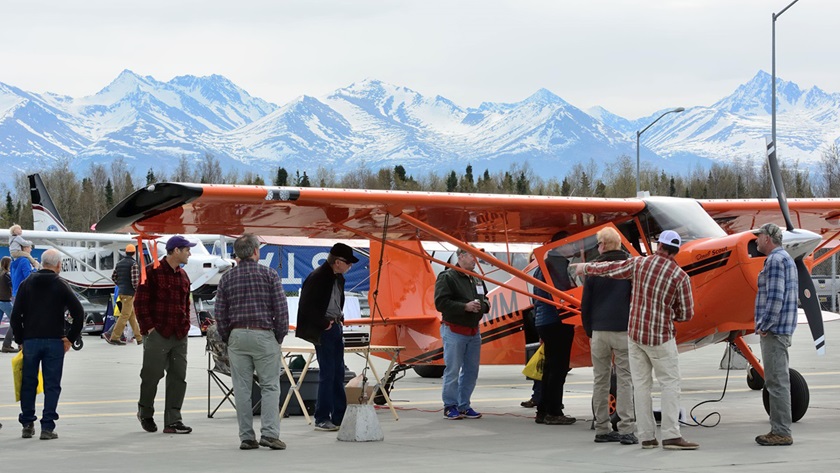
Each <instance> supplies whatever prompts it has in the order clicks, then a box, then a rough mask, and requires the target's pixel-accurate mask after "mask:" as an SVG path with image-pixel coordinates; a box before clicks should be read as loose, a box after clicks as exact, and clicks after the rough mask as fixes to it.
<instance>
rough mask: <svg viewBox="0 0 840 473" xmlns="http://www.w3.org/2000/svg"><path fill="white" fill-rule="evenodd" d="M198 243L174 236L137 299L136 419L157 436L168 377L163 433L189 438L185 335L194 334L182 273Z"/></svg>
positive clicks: (148, 270) (150, 269) (149, 271)
mask: <svg viewBox="0 0 840 473" xmlns="http://www.w3.org/2000/svg"><path fill="white" fill-rule="evenodd" d="M195 245H196V244H195V243H193V242H191V241H189V240H187V239H186V238H184V237H182V236H180V235H175V236H172V237H170V238H169V241H167V242H166V256H164V257H163V259H161V260H160V262H159V264H158V266H157V267H156V268H155V267H153V265H152V264H150V265H148V266H146V281H145V282H143V284H141V285H140V286H139V287H138V288H137V293H136V295H135V298H134V311H135V312H136V313H137V321H138V322H139V323H140V331H141V332H142V334H143V367H142V369H141V370H140V401H138V402H137V419H139V420H140V425H141V426H142V427H143V430H145V431H146V432H156V431H157V424H155V420H154V415H155V395H157V387H158V382H160V380H161V378H163V375H164V372H166V401H165V404H164V411H163V420H164V428H163V433H165V434H188V433H190V432H192V429H191V428H190V427H187V426H186V425H184V423H183V422H181V405H182V404H183V403H184V395H185V394H186V392H187V334H188V333H189V331H190V278H189V276H187V273H186V271H184V270H183V269H181V265H182V264H186V263H187V261H188V260H189V258H190V248H192V247H193V246H195Z"/></svg>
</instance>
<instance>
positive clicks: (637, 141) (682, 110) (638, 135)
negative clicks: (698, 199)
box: [636, 0, 799, 196]
mask: <svg viewBox="0 0 840 473" xmlns="http://www.w3.org/2000/svg"><path fill="white" fill-rule="evenodd" d="M796 1H797V2H798V1H799V0H796ZM684 111H685V108H683V107H678V108H675V109H673V110H668V111H667V112H665V113H663V114H662V115H659V118H657V119H656V120H654V121H652V122H651V123H650V125H648V126H646V127H644V128H643V129H642V131H636V195H637V196H638V195H639V192H640V191H641V190H642V189H641V182H640V181H639V167H640V166H639V161H640V159H639V156H640V152H639V139H640V137H641V136H642V133H644V132H646V131H647V129H648V128H650V127H652V126H653V124H654V123H656V122H658V121H659V120H661V119H662V117H664V116H665V115H668V114H669V113H679V112H684Z"/></svg>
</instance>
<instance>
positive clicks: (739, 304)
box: [96, 178, 840, 420]
mask: <svg viewBox="0 0 840 473" xmlns="http://www.w3.org/2000/svg"><path fill="white" fill-rule="evenodd" d="M776 182H781V179H780V178H779V179H777V180H776ZM779 195H780V196H782V198H780V199H779V202H776V201H773V200H705V201H698V200H694V199H683V198H665V197H649V198H637V199H602V198H574V197H547V196H516V195H476V194H449V193H431V192H407V191H374V190H351V189H313V188H289V187H272V186H237V185H212V184H185V183H160V184H154V185H150V186H148V187H146V188H143V189H141V190H138V191H136V192H135V193H134V194H132V195H130V196H129V197H127V198H126V199H125V200H123V201H122V202H120V203H119V204H118V205H116V206H115V207H114V208H113V209H112V210H111V211H110V212H109V213H108V214H107V215H106V216H104V217H103V218H102V219H101V220H100V222H99V223H97V224H96V229H97V231H103V232H116V231H133V232H138V233H140V234H141V235H156V234H160V233H182V234H190V233H206V234H227V235H239V234H242V233H254V234H257V235H277V236H306V237H312V238H334V239H353V238H357V239H358V238H362V239H368V240H370V243H371V245H370V264H371V268H370V271H371V290H370V295H369V300H370V307H371V318H370V320H369V321H368V322H367V323H369V324H370V325H371V344H375V345H399V346H404V347H405V350H403V351H402V353H401V355H400V360H399V362H400V363H401V364H402V365H403V366H404V367H410V366H414V367H416V368H418V373H421V375H422V373H423V372H424V370H425V372H426V374H429V372H430V371H432V372H433V371H435V370H436V368H439V367H440V365H442V362H443V361H442V360H443V348H442V344H441V340H440V336H439V326H440V314H439V313H438V312H437V311H436V310H435V308H434V302H433V292H434V282H435V274H434V272H433V270H432V266H431V263H432V262H435V263H438V264H440V265H443V266H444V267H447V268H454V266H453V265H452V264H450V263H449V262H447V261H441V260H439V259H436V258H434V257H433V256H431V255H429V254H428V253H427V252H426V251H424V250H423V247H422V245H421V242H422V241H444V242H448V243H451V244H452V245H455V246H456V247H459V248H463V249H465V250H467V251H469V252H471V253H472V254H474V255H475V256H476V257H477V258H480V259H482V260H483V261H484V262H485V263H489V264H491V265H493V266H495V267H497V268H499V269H501V270H502V271H501V272H505V273H507V274H509V275H512V276H513V277H512V278H510V279H506V280H500V279H499V278H494V276H493V275H492V274H490V273H488V274H473V275H474V276H476V277H479V278H481V279H484V280H486V281H488V282H490V283H493V284H495V285H497V286H498V287H496V288H495V289H494V290H492V291H491V292H490V294H489V298H490V303H491V307H492V309H491V311H490V313H488V314H486V316H485V318H484V319H483V320H482V322H481V335H482V353H481V362H482V363H483V364H523V363H524V362H525V344H526V343H525V342H526V340H525V336H524V333H523V314H525V313H527V312H528V311H530V310H532V298H534V297H535V296H534V294H533V287H534V286H539V287H541V288H543V289H545V290H546V291H548V292H549V293H550V294H551V295H552V297H553V300H549V301H548V302H550V303H552V304H554V305H556V306H557V307H559V308H560V311H561V316H562V317H563V318H568V319H569V320H570V321H572V322H573V323H574V324H576V325H577V328H576V331H577V335H576V337H575V342H574V347H573V350H572V366H573V367H579V366H590V365H591V361H590V354H589V339H588V338H587V337H586V335H585V334H584V332H583V329H582V327H581V326H580V313H579V310H578V307H579V301H580V297H581V291H582V288H581V287H580V286H578V287H575V288H573V289H571V290H568V291H561V290H559V289H556V288H555V287H554V286H553V285H552V283H551V280H550V276H549V275H550V274H551V272H550V271H549V270H548V265H549V264H550V258H549V259H546V257H547V255H549V254H555V253H557V252H559V253H560V254H563V255H564V256H566V257H567V258H569V259H570V260H571V261H572V262H582V261H588V260H589V259H591V258H593V257H595V256H597V250H596V238H595V233H596V232H597V231H598V230H599V229H601V228H603V227H604V226H613V227H615V228H616V229H617V230H618V231H619V233H620V234H621V235H622V236H623V245H624V249H625V250H626V251H628V252H629V253H630V254H632V255H634V256H639V255H647V254H652V253H653V251H654V249H655V248H654V247H653V245H654V242H656V237H657V236H658V234H659V233H660V232H661V231H663V230H675V231H677V232H678V233H679V234H680V236H681V237H682V240H683V246H682V247H681V249H680V252H679V254H678V255H677V258H676V260H677V262H678V263H679V264H680V265H681V266H682V268H683V269H684V270H685V271H686V272H687V273H688V274H689V275H690V276H691V283H692V290H693V294H694V299H695V306H696V307H695V309H696V311H695V316H694V318H693V319H692V320H691V321H689V322H686V323H678V324H677V343H678V345H679V347H680V349H681V350H689V349H694V348H699V347H702V346H705V345H709V344H713V343H717V342H729V343H732V344H734V345H736V346H737V347H738V349H739V350H740V352H741V353H742V354H743V355H744V356H745V358H746V359H747V361H748V362H749V363H750V365H751V366H752V370H751V374H752V375H753V376H759V377H761V378H762V379H763V374H764V373H763V369H762V367H761V364H760V362H759V360H758V359H757V358H756V357H755V355H753V353H752V351H750V349H749V347H748V345H747V344H746V342H745V341H744V339H743V337H744V336H745V335H747V334H750V333H752V332H753V331H754V319H753V305H754V300H755V295H756V292H757V276H758V273H759V272H760V271H761V269H762V267H763V264H764V256H763V255H761V254H760V253H758V251H757V249H756V235H755V233H754V232H752V231H751V230H752V229H755V228H758V226H760V225H761V224H763V223H764V222H768V221H774V222H780V221H782V219H784V221H785V222H786V226H787V228H788V231H786V232H785V234H784V238H783V244H784V247H785V249H786V250H787V251H788V252H789V253H790V254H791V255H792V256H793V257H794V259H795V261H796V262H797V266H798V267H799V268H800V288H801V294H800V298H801V302H802V304H803V307H804V308H805V312H806V315H808V319H809V324H810V326H811V330H812V332H813V335H814V340H815V344H816V348H817V349H818V350H819V351H821V350H823V349H824V338H823V328H822V318H821V313H820V309H819V304H818V302H817V300H816V295H815V291H814V288H813V282H811V279H810V275H809V273H808V269H807V267H806V266H808V265H810V266H812V265H813V264H815V263H818V262H820V261H822V260H824V259H825V258H828V257H830V256H831V255H832V254H833V253H834V252H835V251H837V250H838V249H840V246H837V247H835V248H834V249H833V250H830V251H829V252H827V253H826V254H825V255H823V256H822V257H821V259H820V260H819V261H814V260H813V258H812V257H810V256H809V255H811V253H812V252H813V251H814V250H815V248H817V247H818V246H819V245H821V242H823V241H824V240H831V239H834V238H837V236H838V234H840V226H838V218H839V217H840V199H810V200H791V201H790V202H789V203H788V202H786V201H785V200H786V199H784V190H783V189H782V191H781V192H779ZM780 203H781V205H780ZM788 205H789V207H790V209H791V211H792V212H793V215H794V217H795V219H796V222H797V224H798V226H799V227H805V228H809V229H810V230H812V231H808V230H801V229H796V228H795V227H794V225H793V224H792V220H791V218H790V215H789V211H788V207H787V206H788ZM561 232H563V233H561ZM561 234H563V235H568V236H566V237H565V238H562V239H558V240H556V241H552V242H551V243H547V244H545V242H549V241H551V240H552V237H555V236H556V235H561ZM470 242H490V243H530V244H537V245H542V246H538V247H537V248H536V249H535V251H534V254H535V256H536V258H535V260H534V261H533V262H532V263H530V264H529V265H528V266H527V267H526V268H524V269H517V268H516V267H513V266H512V265H511V264H510V262H509V261H502V260H500V259H497V258H495V257H493V256H492V255H489V254H485V253H482V252H481V251H480V250H478V249H476V248H474V247H472V246H470V245H469V243H470ZM822 244H823V245H824V243H822ZM537 265H540V266H541V267H542V272H543V274H545V275H547V279H548V281H547V282H546V283H543V282H541V281H538V280H536V279H535V278H534V277H533V276H532V274H533V272H534V269H535V268H536V267H537ZM455 269H456V270H461V269H460V268H455ZM354 323H356V322H355V321H354ZM389 381H393V380H389ZM791 384H792V398H793V415H794V419H795V420H798V419H799V418H801V417H802V415H804V414H805V411H806V410H807V408H808V386H807V384H806V383H805V380H804V378H802V376H801V375H800V374H799V373H798V372H796V371H795V370H791ZM753 386H754V385H753V384H751V387H753ZM758 389H760V387H758ZM764 404H765V408H768V406H769V404H768V400H767V396H766V394H765V402H764Z"/></svg>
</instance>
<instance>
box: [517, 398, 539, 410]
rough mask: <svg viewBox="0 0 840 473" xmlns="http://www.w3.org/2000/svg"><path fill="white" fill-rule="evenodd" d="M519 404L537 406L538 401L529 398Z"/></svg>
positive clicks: (528, 406)
mask: <svg viewBox="0 0 840 473" xmlns="http://www.w3.org/2000/svg"><path fill="white" fill-rule="evenodd" d="M519 405H520V406H522V407H527V408H529V409H531V408H534V407H537V403H536V402H534V400H533V399H528V400H527V401H523V402H520V403H519Z"/></svg>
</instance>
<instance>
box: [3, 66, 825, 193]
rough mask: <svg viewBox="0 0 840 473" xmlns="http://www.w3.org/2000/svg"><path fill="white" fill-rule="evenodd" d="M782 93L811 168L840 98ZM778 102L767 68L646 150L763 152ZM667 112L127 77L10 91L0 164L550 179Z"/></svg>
mask: <svg viewBox="0 0 840 473" xmlns="http://www.w3.org/2000/svg"><path fill="white" fill-rule="evenodd" d="M777 94H778V110H777V112H778V138H779V152H780V156H781V157H782V158H783V159H798V160H800V162H801V163H803V164H804V165H809V164H813V163H815V162H816V161H817V160H818V159H819V157H820V153H821V151H822V150H823V149H824V147H825V146H826V145H827V144H830V143H836V142H840V94H836V93H835V94H829V93H826V92H824V91H822V90H820V89H818V88H817V87H812V88H810V89H808V90H801V89H800V88H799V87H798V86H797V85H796V84H794V83H791V82H786V81H782V80H780V81H778V82H777ZM769 96H770V76H769V75H768V74H767V73H765V72H759V73H758V74H757V75H756V76H755V77H754V78H752V79H751V80H750V81H748V82H747V83H745V84H743V85H741V86H740V87H738V88H737V89H736V90H735V91H734V92H733V93H732V94H731V95H730V96H728V97H725V98H723V99H721V100H720V101H718V102H716V103H715V104H713V105H710V106H695V107H690V108H687V109H686V111H685V112H682V113H675V114H669V115H668V116H666V117H664V118H663V119H662V120H660V121H659V122H657V124H656V126H654V127H651V128H650V129H649V130H648V131H646V132H645V133H644V134H643V135H642V156H643V158H644V159H645V161H647V162H648V163H649V164H650V165H652V166H654V167H655V168H656V169H660V168H661V169H664V170H665V171H667V172H684V171H685V170H686V169H688V168H690V167H692V166H695V165H697V164H698V163H699V164H701V165H705V164H708V162H709V160H727V161H728V160H732V159H735V158H739V157H745V156H750V157H754V158H761V157H763V154H762V153H763V149H764V138H763V137H764V135H765V134H768V133H769V130H770V110H769V108H770V107H769V104H768V100H767V99H768V98H769ZM665 111H667V110H663V111H659V112H657V113H654V114H652V115H650V116H648V117H642V118H638V119H635V120H628V119H626V118H623V117H620V116H617V115H615V114H612V113H610V112H608V111H607V110H605V109H603V108H601V107H595V108H593V109H590V110H588V111H586V112H585V111H583V110H581V109H578V108H577V107H575V106H574V105H572V104H570V103H568V102H566V101H565V100H563V99H562V98H560V97H558V96H557V95H555V94H554V93H552V92H550V91H548V90H545V89H540V90H538V91H537V92H535V93H534V94H533V95H531V96H530V97H528V98H526V99H524V100H522V101H520V102H515V103H494V102H485V103H482V104H481V105H480V106H479V107H477V108H465V107H461V106H459V105H457V104H455V103H453V102H452V101H451V100H448V99H446V98H444V97H441V96H427V95H423V94H421V93H419V92H416V91H414V90H411V89H409V88H406V87H402V86H397V85H392V84H387V83H384V82H381V81H378V80H372V79H368V80H364V81H361V82H358V83H354V84H351V85H350V86H348V87H345V88H342V89H338V90H336V91H333V92H331V93H328V94H326V95H324V96H320V97H310V96H301V97H298V98H296V99H295V100H292V101H291V102H289V103H287V104H285V105H283V106H280V107H278V106H276V105H274V104H271V103H268V102H266V101H264V100H261V99H259V98H255V97H252V96H251V95H249V94H248V93H247V92H246V91H245V90H243V89H241V88H239V87H238V86H236V85H235V84H233V83H232V82H230V81H229V80H227V79H226V78H224V77H221V76H218V75H213V76H209V77H195V76H179V77H175V78H173V79H172V80H170V81H168V82H160V81H157V80H155V79H154V78H153V77H151V76H140V75H138V74H135V73H134V72H131V71H128V70H126V71H123V72H122V73H121V74H120V75H119V76H118V77H117V78H116V79H114V81H113V82H111V83H110V84H109V85H108V86H106V87H105V88H103V89H102V90H100V91H99V92H98V93H96V94H95V95H92V96H88V97H82V98H73V97H67V96H60V95H56V94H50V93H45V94H35V93H31V92H26V91H24V90H22V89H20V88H17V87H13V86H9V85H5V84H2V83H0V156H3V157H5V158H6V160H7V161H8V163H9V164H10V165H11V166H12V167H13V168H14V169H19V170H26V171H31V170H35V169H38V168H42V167H44V166H48V165H49V164H50V163H51V162H54V161H55V160H57V159H62V158H69V159H70V160H71V165H72V166H73V167H74V168H75V169H77V170H81V171H83V170H85V169H86V168H87V167H88V165H89V164H90V163H91V162H108V161H110V160H112V159H114V158H115V157H122V158H123V159H124V160H125V161H126V163H127V164H128V165H129V166H133V168H134V171H135V172H136V173H138V174H141V173H145V171H146V170H147V169H154V170H155V172H156V173H157V174H159V175H165V174H166V173H167V172H169V171H170V170H172V169H173V168H174V167H175V165H176V164H177V162H178V159H179V158H181V157H182V156H186V157H187V158H188V159H194V160H200V159H203V157H204V155H205V153H210V154H212V155H214V156H215V157H216V158H217V159H219V161H220V163H221V165H222V167H223V168H225V169H227V168H231V167H235V168H237V169H243V170H244V169H249V170H252V171H254V172H256V173H258V174H261V175H263V176H266V177H269V176H271V175H273V173H274V172H275V170H276V168H277V167H278V166H283V167H285V168H286V169H287V170H289V171H292V172H293V171H294V170H300V171H304V170H310V171H311V170H314V169H315V168H316V167H318V166H323V167H326V168H327V169H331V170H334V172H335V173H336V174H342V173H344V172H348V171H351V170H353V169H354V168H356V167H358V166H362V165H364V166H369V167H370V168H372V169H377V168H379V167H383V166H385V167H391V166H394V165H397V164H400V165H403V166H404V167H405V168H406V169H407V170H409V172H425V171H434V172H437V173H441V172H446V171H448V170H450V169H454V170H456V171H458V172H461V171H463V169H464V168H465V167H466V165H467V163H470V164H472V165H473V168H474V169H476V170H477V171H478V172H481V171H483V169H485V168H486V169H489V170H490V171H491V172H495V171H499V170H508V169H509V167H510V165H511V164H512V163H518V164H523V163H526V162H527V163H528V164H529V166H530V167H531V168H532V169H534V171H535V172H537V173H538V174H539V175H541V176H545V177H550V176H554V177H558V178H562V177H563V176H564V175H565V174H566V172H567V171H568V169H570V167H571V166H573V165H574V164H575V163H580V162H583V163H587V162H589V160H590V159H594V160H595V161H596V162H611V161H613V160H614V159H615V158H616V157H617V156H619V155H622V154H624V155H630V156H633V155H634V154H635V132H636V130H639V129H642V128H644V127H645V126H647V125H648V124H649V123H651V122H652V121H653V120H655V119H656V118H657V117H658V116H659V115H661V114H662V113H664V112H665ZM10 177H11V173H8V174H7V177H6V179H9V178H10Z"/></svg>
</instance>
